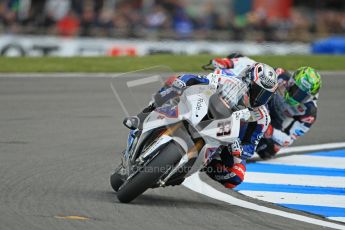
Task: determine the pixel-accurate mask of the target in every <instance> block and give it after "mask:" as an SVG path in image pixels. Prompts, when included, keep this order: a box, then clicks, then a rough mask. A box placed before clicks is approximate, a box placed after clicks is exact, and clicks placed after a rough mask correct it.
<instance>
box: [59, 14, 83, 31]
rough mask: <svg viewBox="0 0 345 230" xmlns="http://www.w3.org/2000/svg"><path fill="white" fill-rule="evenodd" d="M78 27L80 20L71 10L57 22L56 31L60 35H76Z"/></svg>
mask: <svg viewBox="0 0 345 230" xmlns="http://www.w3.org/2000/svg"><path fill="white" fill-rule="evenodd" d="M79 29H80V21H79V19H78V17H77V16H76V14H75V13H74V12H73V11H72V10H70V11H69V12H68V13H67V15H66V16H64V17H63V18H62V19H61V20H59V21H58V23H57V31H58V34H59V35H61V36H66V37H71V36H76V35H78V33H79Z"/></svg>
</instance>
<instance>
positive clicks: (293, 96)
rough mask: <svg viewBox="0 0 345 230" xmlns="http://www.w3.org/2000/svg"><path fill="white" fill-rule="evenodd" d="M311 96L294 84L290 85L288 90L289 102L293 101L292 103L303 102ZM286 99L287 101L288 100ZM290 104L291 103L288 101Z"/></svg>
mask: <svg viewBox="0 0 345 230" xmlns="http://www.w3.org/2000/svg"><path fill="white" fill-rule="evenodd" d="M311 97H312V96H311V95H310V94H309V93H307V92H305V91H303V90H301V89H300V88H299V87H298V86H297V85H296V84H294V85H292V86H291V87H290V89H289V90H288V97H287V98H289V99H290V100H291V102H294V103H293V104H296V102H297V103H304V102H306V101H308V100H309V99H310V98H311ZM290 100H288V102H289V101H290ZM290 104H291V103H290Z"/></svg>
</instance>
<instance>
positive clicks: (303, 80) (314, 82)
mask: <svg viewBox="0 0 345 230" xmlns="http://www.w3.org/2000/svg"><path fill="white" fill-rule="evenodd" d="M289 85H290V86H289V88H288V89H287V90H286V92H285V95H284V98H285V101H286V102H287V103H288V104H290V105H292V106H297V105H299V104H301V103H305V102H307V101H309V100H311V99H312V98H313V97H314V96H315V95H316V94H317V93H318V92H319V90H320V87H321V76H320V75H319V74H318V73H317V72H316V71H315V69H313V68H311V67H301V68H299V69H297V70H296V71H295V73H294V74H293V76H292V78H291V79H290V80H289Z"/></svg>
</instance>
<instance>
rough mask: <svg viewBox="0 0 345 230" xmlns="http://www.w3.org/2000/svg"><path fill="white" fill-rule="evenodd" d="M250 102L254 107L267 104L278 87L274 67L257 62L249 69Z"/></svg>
mask: <svg viewBox="0 0 345 230" xmlns="http://www.w3.org/2000/svg"><path fill="white" fill-rule="evenodd" d="M247 76H248V79H250V83H249V87H248V88H249V103H250V106H251V107H252V108H254V107H258V106H261V105H265V104H267V102H268V101H269V100H270V99H271V97H272V96H273V94H274V92H275V91H276V89H277V87H278V79H277V74H276V72H275V71H274V69H273V68H272V67H271V66H269V65H266V64H263V63H256V64H254V66H252V67H251V68H249V69H248V71H247Z"/></svg>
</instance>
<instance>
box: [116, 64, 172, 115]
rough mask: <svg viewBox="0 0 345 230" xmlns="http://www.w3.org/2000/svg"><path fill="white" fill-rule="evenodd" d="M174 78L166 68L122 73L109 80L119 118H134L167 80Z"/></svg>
mask: <svg viewBox="0 0 345 230" xmlns="http://www.w3.org/2000/svg"><path fill="white" fill-rule="evenodd" d="M174 76H176V73H174V72H173V71H172V70H171V69H170V68H169V67H167V66H156V67H151V68H147V69H141V70H137V71H132V72H127V73H122V74H118V75H116V76H114V77H113V78H112V79H111V82H110V86H111V90H112V92H113V94H114V96H115V98H116V106H117V107H118V108H119V109H118V110H117V111H122V112H121V113H118V114H117V115H119V116H134V115H137V114H138V113H140V112H141V111H142V110H143V109H144V108H145V107H147V106H148V104H149V103H150V101H152V99H153V95H154V94H155V93H156V92H158V91H159V90H160V89H161V88H162V87H163V86H164V83H165V81H166V80H167V79H168V78H171V77H174Z"/></svg>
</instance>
